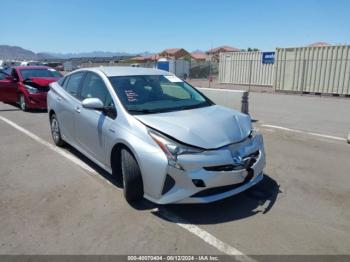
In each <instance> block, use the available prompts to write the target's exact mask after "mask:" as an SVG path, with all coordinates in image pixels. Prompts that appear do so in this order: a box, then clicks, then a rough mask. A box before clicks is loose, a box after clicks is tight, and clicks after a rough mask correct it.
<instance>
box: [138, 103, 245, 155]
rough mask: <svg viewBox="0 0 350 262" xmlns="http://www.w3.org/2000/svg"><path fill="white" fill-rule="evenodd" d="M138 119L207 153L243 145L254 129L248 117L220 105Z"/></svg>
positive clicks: (140, 116) (144, 116) (142, 116)
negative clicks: (223, 147)
mask: <svg viewBox="0 0 350 262" xmlns="http://www.w3.org/2000/svg"><path fill="white" fill-rule="evenodd" d="M135 117H136V118H137V119H139V120H140V121H141V122H143V123H144V124H145V125H147V126H149V127H152V128H154V129H156V130H158V131H160V132H163V133H164V134H167V135H169V136H171V137H173V138H175V139H176V140H178V141H181V142H183V143H185V144H188V145H193V146H196V147H200V148H204V149H214V148H219V147H222V146H225V145H228V144H232V143H237V142H240V141H242V140H243V139H245V138H246V137H247V136H248V135H249V133H250V131H251V128H252V125H251V119H250V117H249V116H248V115H245V114H242V113H240V112H238V111H235V110H231V109H228V108H225V107H221V106H218V105H214V106H209V107H203V108H198V109H192V110H183V111H176V112H169V113H159V114H149V115H135Z"/></svg>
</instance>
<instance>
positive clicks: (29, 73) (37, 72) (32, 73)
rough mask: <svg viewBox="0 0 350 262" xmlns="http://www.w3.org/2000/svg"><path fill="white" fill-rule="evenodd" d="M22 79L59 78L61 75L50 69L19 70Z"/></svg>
mask: <svg viewBox="0 0 350 262" xmlns="http://www.w3.org/2000/svg"><path fill="white" fill-rule="evenodd" d="M19 71H20V72H21V75H22V77H23V79H29V78H31V77H61V74H60V73H59V72H58V71H56V70H54V69H52V68H40V69H38V68H36V69H29V68H28V69H21V70H19Z"/></svg>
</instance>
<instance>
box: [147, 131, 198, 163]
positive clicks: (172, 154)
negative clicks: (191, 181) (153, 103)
mask: <svg viewBox="0 0 350 262" xmlns="http://www.w3.org/2000/svg"><path fill="white" fill-rule="evenodd" d="M148 133H149V135H150V136H151V137H152V139H153V140H154V141H155V142H156V143H157V144H158V146H159V147H160V148H161V149H162V150H163V152H164V154H165V155H166V156H167V158H168V164H169V165H170V166H173V167H176V168H178V169H183V168H182V167H181V165H180V164H179V163H178V162H177V157H178V156H179V155H184V154H195V153H200V152H203V150H201V149H199V148H195V147H190V146H186V145H183V144H180V143H178V142H175V141H173V140H171V139H170V138H168V137H166V136H164V135H162V134H161V133H159V132H157V131H155V130H152V129H148Z"/></svg>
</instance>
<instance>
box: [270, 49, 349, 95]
mask: <svg viewBox="0 0 350 262" xmlns="http://www.w3.org/2000/svg"><path fill="white" fill-rule="evenodd" d="M274 88H275V90H277V91H290V92H300V93H305V92H306V93H320V94H338V95H350V46H349V45H340V46H319V47H297V48H277V49H276V67H275V77H274Z"/></svg>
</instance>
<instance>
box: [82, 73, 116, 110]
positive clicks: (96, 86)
mask: <svg viewBox="0 0 350 262" xmlns="http://www.w3.org/2000/svg"><path fill="white" fill-rule="evenodd" d="M80 97H81V99H86V98H99V99H100V100H101V101H102V103H103V104H104V106H109V107H114V103H113V99H112V96H111V94H110V93H109V91H108V89H107V87H106V85H105V83H104V82H103V80H102V79H101V77H99V76H98V75H96V74H94V73H87V75H86V77H85V80H84V84H83V88H82V90H81V94H80Z"/></svg>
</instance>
